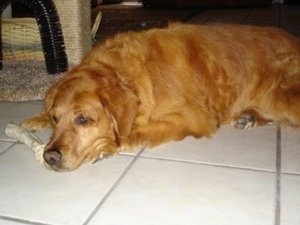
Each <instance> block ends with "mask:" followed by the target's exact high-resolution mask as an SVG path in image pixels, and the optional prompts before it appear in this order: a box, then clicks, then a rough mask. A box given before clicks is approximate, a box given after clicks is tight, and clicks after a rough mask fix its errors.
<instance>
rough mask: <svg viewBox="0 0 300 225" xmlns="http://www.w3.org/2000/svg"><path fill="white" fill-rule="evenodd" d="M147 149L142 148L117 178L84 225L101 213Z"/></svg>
mask: <svg viewBox="0 0 300 225" xmlns="http://www.w3.org/2000/svg"><path fill="white" fill-rule="evenodd" d="M144 150H145V148H142V149H141V150H140V152H139V153H138V154H136V156H134V159H133V160H132V161H131V162H130V164H129V165H128V166H127V167H126V168H125V170H124V171H123V172H122V173H121V175H120V176H119V177H118V178H117V180H116V181H115V182H114V184H113V185H112V187H111V188H110V189H109V190H108V191H107V193H106V194H105V195H104V197H103V198H102V199H101V201H100V202H99V203H98V204H97V205H96V207H95V208H94V210H93V211H92V212H91V213H90V214H89V216H88V217H87V219H86V220H85V222H84V223H83V224H82V225H87V224H89V222H90V221H91V220H92V219H93V217H94V216H95V215H96V213H97V212H98V211H99V209H100V208H101V207H102V206H103V205H104V203H105V202H106V200H107V199H108V198H109V197H110V196H111V194H112V193H113V192H114V190H115V189H116V188H117V187H118V186H119V184H120V183H121V182H122V180H123V179H124V177H125V176H126V175H127V173H128V171H129V170H130V169H131V168H132V166H133V165H134V164H135V162H136V161H137V159H138V158H139V157H140V155H141V154H142V153H143V152H144Z"/></svg>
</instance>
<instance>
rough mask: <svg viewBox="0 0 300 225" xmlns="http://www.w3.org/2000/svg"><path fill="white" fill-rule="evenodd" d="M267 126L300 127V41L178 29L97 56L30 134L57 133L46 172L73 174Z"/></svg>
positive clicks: (49, 98) (28, 123)
mask: <svg viewBox="0 0 300 225" xmlns="http://www.w3.org/2000/svg"><path fill="white" fill-rule="evenodd" d="M268 122H275V123H278V124H287V125H291V126H295V127H299V126H300V42H299V40H298V39H297V38H295V37H293V36H292V35H290V34H288V33H286V32H284V31H283V30H280V29H277V28H270V27H255V26H245V25H224V24H223V25H207V26H202V25H187V24H186V25H184V24H171V25H170V26H169V27H168V28H163V29H150V30H147V31H142V32H128V33H124V34H118V35H116V36H115V37H113V38H111V39H108V40H107V41H105V42H104V43H103V44H99V45H98V46H95V47H94V48H93V49H92V50H91V52H90V53H89V54H88V55H87V56H86V57H85V58H84V59H83V60H82V62H81V63H80V64H79V65H77V66H75V67H74V68H73V69H71V70H70V71H69V72H68V73H67V75H66V76H64V77H63V78H62V79H61V80H60V81H58V82H57V83H56V84H55V85H54V86H53V87H52V88H51V89H50V90H49V92H48V93H47V95H46V99H45V111H44V112H42V113H41V114H39V115H37V116H36V117H33V118H31V119H28V120H25V121H24V122H23V123H22V125H23V126H24V127H27V128H31V129H42V128H46V127H52V128H53V134H52V137H51V138H50V141H49V143H48V144H47V146H46V148H45V151H44V160H45V164H46V165H47V167H49V168H51V169H53V170H72V169H75V168H77V167H78V166H80V165H81V164H82V163H84V162H87V161H92V162H94V161H97V160H98V159H101V158H103V157H107V156H110V155H115V154H117V153H118V152H119V151H120V150H132V149H136V148H138V147H141V146H146V147H152V146H156V145H159V144H161V143H164V142H168V141H171V140H180V139H183V138H184V137H186V136H189V135H191V136H194V137H197V138H199V137H209V136H211V135H212V134H213V133H215V132H216V131H217V129H218V128H219V127H220V125H223V124H231V125H233V126H235V127H237V128H240V129H242V128H249V127H254V126H258V125H263V124H266V123H268Z"/></svg>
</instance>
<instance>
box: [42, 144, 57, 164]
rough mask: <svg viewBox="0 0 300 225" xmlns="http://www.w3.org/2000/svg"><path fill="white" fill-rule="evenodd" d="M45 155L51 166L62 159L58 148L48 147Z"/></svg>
mask: <svg viewBox="0 0 300 225" xmlns="http://www.w3.org/2000/svg"><path fill="white" fill-rule="evenodd" d="M43 157H44V160H45V161H46V163H48V164H49V165H50V166H53V165H58V163H59V162H60V159H61V152H60V150H59V149H56V148H53V149H48V150H46V151H45V152H44V155H43Z"/></svg>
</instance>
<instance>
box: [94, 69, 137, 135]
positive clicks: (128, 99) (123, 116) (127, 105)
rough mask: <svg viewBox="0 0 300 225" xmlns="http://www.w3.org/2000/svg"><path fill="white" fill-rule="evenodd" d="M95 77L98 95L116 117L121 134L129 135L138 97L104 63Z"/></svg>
mask: <svg viewBox="0 0 300 225" xmlns="http://www.w3.org/2000/svg"><path fill="white" fill-rule="evenodd" d="M93 79H96V82H97V85H98V88H97V94H98V97H99V99H100V101H101V102H102V104H103V105H104V106H105V107H106V109H107V110H108V112H110V114H111V115H112V117H113V118H114V120H115V123H116V125H117V130H118V133H119V135H121V136H127V135H128V134H130V132H131V128H132V124H133V121H134V119H135V117H136V115H137V110H138V104H139V100H138V97H137V96H136V95H135V93H134V91H133V90H132V89H131V88H130V87H129V86H128V85H126V84H125V83H123V82H122V81H121V80H120V79H119V78H118V76H117V75H116V74H115V72H114V71H113V70H112V69H111V68H110V67H107V66H105V65H104V66H102V67H101V70H99V68H98V70H97V75H96V76H94V77H93Z"/></svg>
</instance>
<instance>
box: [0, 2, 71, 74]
mask: <svg viewBox="0 0 300 225" xmlns="http://www.w3.org/2000/svg"><path fill="white" fill-rule="evenodd" d="M1 1H3V0H1ZM4 2H6V4H7V3H8V2H9V1H4ZM13 2H18V3H20V4H22V5H24V6H26V7H28V8H29V9H30V10H31V11H32V13H33V15H34V17H35V18H36V21H37V24H38V27H39V31H40V36H41V42H42V47H43V52H44V59H45V64H46V68H47V72H48V73H49V74H57V73H61V72H65V71H67V69H68V60H67V54H66V51H65V44H64V38H63V33H62V30H61V25H60V21H59V16H58V14H57V11H56V8H55V5H54V3H53V2H52V1H51V0H13ZM1 4H3V3H1ZM3 5H4V4H3ZM1 15H2V12H1ZM1 52H2V51H1Z"/></svg>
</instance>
